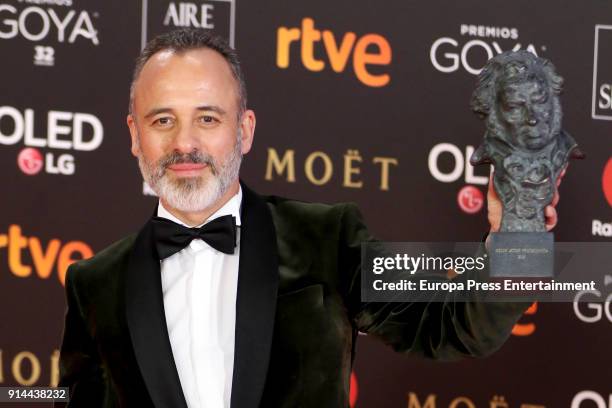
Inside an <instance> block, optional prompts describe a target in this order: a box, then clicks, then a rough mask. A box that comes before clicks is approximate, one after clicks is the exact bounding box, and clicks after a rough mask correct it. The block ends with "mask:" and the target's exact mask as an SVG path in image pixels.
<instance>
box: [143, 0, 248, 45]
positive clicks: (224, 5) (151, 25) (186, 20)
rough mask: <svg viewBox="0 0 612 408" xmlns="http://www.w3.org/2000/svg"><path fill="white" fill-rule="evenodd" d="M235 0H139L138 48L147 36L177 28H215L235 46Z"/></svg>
mask: <svg viewBox="0 0 612 408" xmlns="http://www.w3.org/2000/svg"><path fill="white" fill-rule="evenodd" d="M235 26H236V1H235V0H208V1H201V0H200V1H158V0H156V1H149V0H142V31H141V47H142V48H144V46H145V45H146V43H147V41H148V39H149V38H153V37H154V36H155V35H157V34H161V33H162V32H165V31H169V30H172V29H174V28H177V27H195V28H205V29H208V30H214V31H215V33H217V34H219V35H222V36H224V37H225V38H227V39H228V42H229V44H230V45H231V46H232V47H234V38H235V31H236V29H235Z"/></svg>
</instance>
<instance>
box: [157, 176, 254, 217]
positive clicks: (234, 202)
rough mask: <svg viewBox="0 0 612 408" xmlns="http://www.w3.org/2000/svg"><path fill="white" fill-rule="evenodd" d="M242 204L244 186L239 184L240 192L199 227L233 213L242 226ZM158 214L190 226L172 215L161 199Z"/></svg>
mask: <svg viewBox="0 0 612 408" xmlns="http://www.w3.org/2000/svg"><path fill="white" fill-rule="evenodd" d="M241 206H242V186H240V185H239V186H238V192H237V193H236V194H235V195H234V196H233V197H232V198H230V199H229V200H228V201H227V202H226V203H225V204H224V205H223V207H221V208H219V209H218V210H217V211H215V212H214V213H213V214H211V216H210V217H208V219H207V220H206V221H204V222H203V223H202V224H200V225H198V226H197V227H201V226H202V225H204V224H206V223H207V222H210V221H212V220H214V219H215V218H219V217H221V216H223V215H233V216H234V217H236V225H237V226H240V207H241ZM157 216H158V217H162V218H166V219H168V220H170V221H173V222H176V223H177V224H181V225H183V226H185V227H189V226H188V225H186V224H185V223H184V222H183V221H181V220H179V219H178V218H176V217H175V216H174V215H172V214H171V213H170V211H168V210H167V209H166V208H165V207H164V206H163V205H162V203H161V200H160V201H159V205H158V206H157Z"/></svg>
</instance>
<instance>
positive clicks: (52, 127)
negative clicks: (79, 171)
mask: <svg viewBox="0 0 612 408" xmlns="http://www.w3.org/2000/svg"><path fill="white" fill-rule="evenodd" d="M103 139H104V128H103V126H102V122H101V121H100V119H98V118H97V117H96V116H94V115H92V114H90V113H83V112H65V111H59V110H50V111H48V112H46V113H39V112H35V111H34V110H33V109H29V108H26V109H23V110H20V109H17V108H15V107H12V106H0V145H4V146H14V145H22V146H24V149H22V150H21V151H20V152H19V153H18V155H17V165H18V167H19V169H20V170H21V171H22V172H23V173H25V174H27V175H35V174H38V173H40V172H41V171H43V170H44V172H45V173H47V174H58V175H67V176H69V175H72V174H74V173H75V171H76V161H75V158H74V155H73V154H72V153H71V152H74V151H79V152H91V151H94V150H96V149H98V147H100V145H101V144H102V140H103Z"/></svg>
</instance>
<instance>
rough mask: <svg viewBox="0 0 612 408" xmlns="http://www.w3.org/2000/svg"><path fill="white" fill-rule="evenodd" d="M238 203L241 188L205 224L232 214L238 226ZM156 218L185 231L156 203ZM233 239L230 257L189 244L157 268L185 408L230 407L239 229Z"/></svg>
mask: <svg viewBox="0 0 612 408" xmlns="http://www.w3.org/2000/svg"><path fill="white" fill-rule="evenodd" d="M241 202H242V188H240V189H239V191H238V193H237V194H236V195H235V196H234V197H232V198H231V199H230V200H229V201H228V202H227V203H225V205H224V206H223V207H221V208H220V209H219V210H218V211H217V212H215V213H214V214H212V215H211V216H210V217H209V218H208V220H207V221H206V222H209V221H212V220H214V219H215V218H218V217H220V216H223V215H228V214H231V215H233V216H234V217H236V225H240V205H241ZM157 216H158V217H163V218H167V219H169V220H172V221H174V222H176V223H178V224H182V225H185V224H184V223H183V222H181V221H180V220H178V219H177V218H176V217H174V216H173V215H172V214H170V212H168V210H166V209H165V208H164V207H163V206H162V204H161V202H160V203H159V206H158V207H157ZM202 225H203V224H202ZM236 236H237V242H236V244H237V246H236V249H235V251H234V253H233V254H232V255H228V254H224V253H223V252H220V251H217V250H216V249H214V248H212V247H211V246H210V245H208V244H207V243H206V242H204V241H202V240H201V239H194V240H193V241H191V243H190V244H189V245H188V246H187V247H185V248H184V249H183V250H181V251H180V252H177V253H176V254H174V255H172V256H170V257H168V258H166V259H164V260H163V261H161V263H160V266H161V282H162V290H163V294H164V309H165V313H166V323H167V325H168V334H169V336H170V344H171V346H172V354H173V355H174V362H175V363H176V368H177V370H178V374H179V378H180V381H181V387H182V388H183V394H184V395H185V399H186V400H187V406H188V407H189V408H221V407H229V406H230V399H231V394H232V374H233V371H234V340H235V338H234V337H235V327H236V290H237V287H238V259H239V254H240V228H238V229H237V234H236Z"/></svg>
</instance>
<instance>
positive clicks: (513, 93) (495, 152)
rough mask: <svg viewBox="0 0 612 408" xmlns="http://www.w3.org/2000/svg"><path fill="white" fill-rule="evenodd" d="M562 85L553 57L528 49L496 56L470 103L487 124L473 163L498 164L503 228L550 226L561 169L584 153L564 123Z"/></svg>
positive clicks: (523, 229)
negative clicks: (547, 216)
mask: <svg viewBox="0 0 612 408" xmlns="http://www.w3.org/2000/svg"><path fill="white" fill-rule="evenodd" d="M562 85H563V79H562V78H561V77H560V76H559V75H557V73H556V72H555V68H554V66H553V65H552V64H551V63H550V61H548V60H545V59H543V58H539V57H537V56H535V55H534V54H532V53H530V52H528V51H516V52H515V51H509V52H505V53H502V54H500V55H498V56H496V57H494V58H492V59H491V60H489V62H488V63H487V64H486V66H485V67H484V69H483V70H482V72H481V73H480V75H479V77H478V85H477V88H476V90H475V91H474V94H473V95H472V101H471V108H472V110H473V111H474V112H475V113H477V114H478V115H479V116H480V117H482V118H483V119H484V120H485V123H486V126H487V130H486V133H485V136H484V141H483V143H482V144H481V145H480V146H479V147H478V149H477V150H476V151H475V152H474V154H473V155H472V157H471V159H470V163H471V164H472V165H477V164H493V166H494V167H495V173H494V178H493V183H494V187H495V191H496V192H497V194H498V195H499V197H500V199H501V201H502V203H503V208H504V211H503V215H502V221H501V228H500V231H502V232H545V231H546V227H545V223H544V207H546V206H547V205H548V204H550V202H551V201H552V199H553V196H554V193H555V188H556V180H557V178H558V176H559V174H560V173H561V171H562V170H563V169H564V168H565V166H566V165H567V162H568V160H569V159H570V158H583V157H584V155H583V154H582V153H581V152H580V150H578V148H577V144H576V141H575V140H574V139H573V138H572V137H571V136H570V135H569V134H568V133H567V132H566V131H564V130H563V129H562V128H561V119H562V111H561V102H560V99H559V95H560V93H561V91H562Z"/></svg>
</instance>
